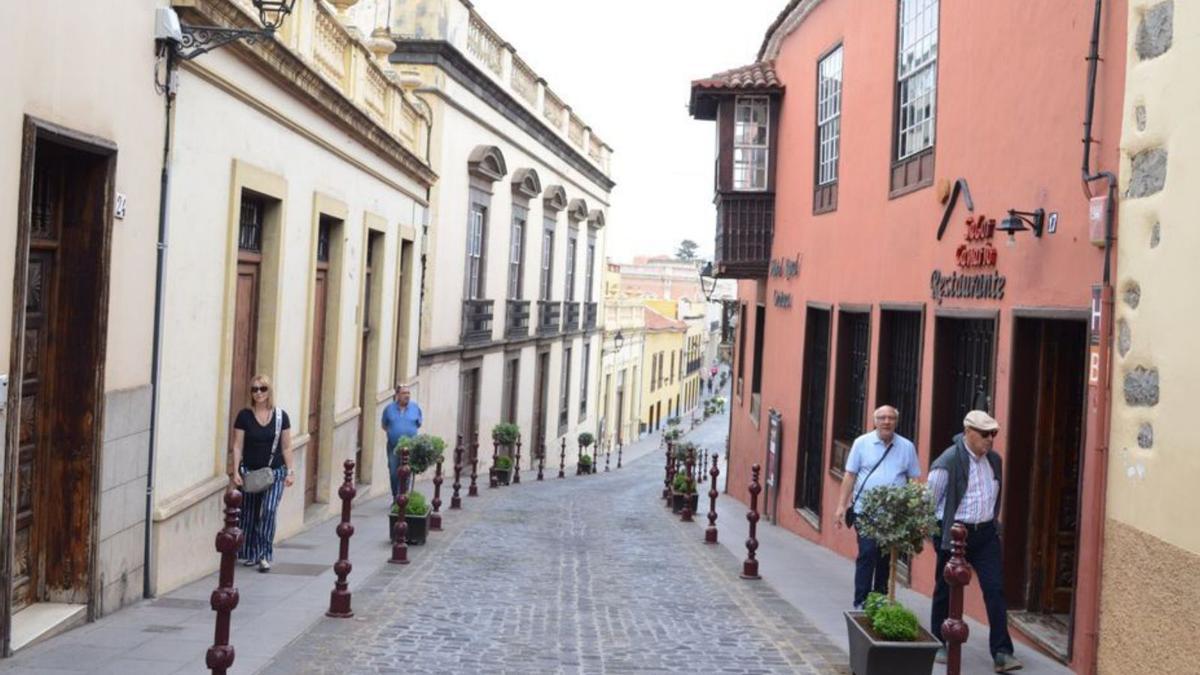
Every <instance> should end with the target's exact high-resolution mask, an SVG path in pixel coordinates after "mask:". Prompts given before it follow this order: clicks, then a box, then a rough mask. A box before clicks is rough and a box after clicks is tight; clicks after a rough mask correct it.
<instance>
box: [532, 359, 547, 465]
mask: <svg viewBox="0 0 1200 675" xmlns="http://www.w3.org/2000/svg"><path fill="white" fill-rule="evenodd" d="M548 377H550V352H542V353H541V354H538V357H537V375H536V377H535V378H534V380H533V383H534V390H533V437H534V440H535V441H536V442H537V443H538V444H539V446H540V445H541V444H544V443H545V442H546V404H547V401H546V397H547V395H548V393H549V391H548V390H549V382H548V380H547V378H548Z"/></svg>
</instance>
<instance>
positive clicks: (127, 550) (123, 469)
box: [96, 385, 150, 615]
mask: <svg viewBox="0 0 1200 675" xmlns="http://www.w3.org/2000/svg"><path fill="white" fill-rule="evenodd" d="M149 447H150V387H149V386H148V385H147V386H143V387H135V388H132V389H122V390H120V391H112V392H108V393H107V394H106V395H105V404H104V447H103V450H102V453H101V457H100V472H101V473H100V536H99V540H100V546H99V551H98V561H99V564H98V566H97V568H96V574H98V575H99V578H100V585H99V586H100V592H99V596H100V597H99V598H98V599H97V605H96V614H97V615H103V614H107V613H109V612H113V611H115V610H118V609H120V608H121V607H124V606H125V605H128V604H130V603H132V602H134V601H136V600H137V599H138V598H140V597H141V596H142V575H143V571H144V563H145V548H144V547H145V534H146V475H147V473H149Z"/></svg>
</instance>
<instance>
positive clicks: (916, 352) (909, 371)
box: [876, 310, 922, 444]
mask: <svg viewBox="0 0 1200 675" xmlns="http://www.w3.org/2000/svg"><path fill="white" fill-rule="evenodd" d="M921 344H922V341H921V312H919V311H902V310H884V311H882V312H880V323H879V386H878V394H877V396H876V400H877V401H878V405H890V406H892V407H894V408H896V410H898V411H899V412H900V415H899V418H898V419H897V420H896V433H898V434H900V435H901V436H903V437H905V438H907V439H908V440H910V441H912V442H913V443H914V444H915V443H916V442H917V408H918V406H919V405H920V396H919V394H920V383H921Z"/></svg>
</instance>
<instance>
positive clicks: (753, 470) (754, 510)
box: [742, 464, 762, 579]
mask: <svg viewBox="0 0 1200 675" xmlns="http://www.w3.org/2000/svg"><path fill="white" fill-rule="evenodd" d="M761 470H762V468H761V467H759V465H757V464H755V465H754V466H751V467H750V511H749V512H748V513H747V514H746V520H748V521H750V537H749V538H748V539H746V562H744V563H742V578H743V579H761V578H762V577H760V576H758V560H757V559H756V558H755V557H754V551H755V550H757V549H758V539H756V538H755V533H757V532H758V493H760V492H762V486H761V485H759V484H758V472H759V471H761Z"/></svg>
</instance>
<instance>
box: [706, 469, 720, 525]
mask: <svg viewBox="0 0 1200 675" xmlns="http://www.w3.org/2000/svg"><path fill="white" fill-rule="evenodd" d="M712 460H713V461H712V468H710V469H709V470H708V475H709V476H711V477H712V487H711V488H709V489H708V527H707V528H705V530H704V543H706V544H715V543H717V495H718V494H720V493H718V492H717V476H719V475H720V474H721V470H720V469H718V468H717V453H715V452H714V453H713V455H712Z"/></svg>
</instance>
